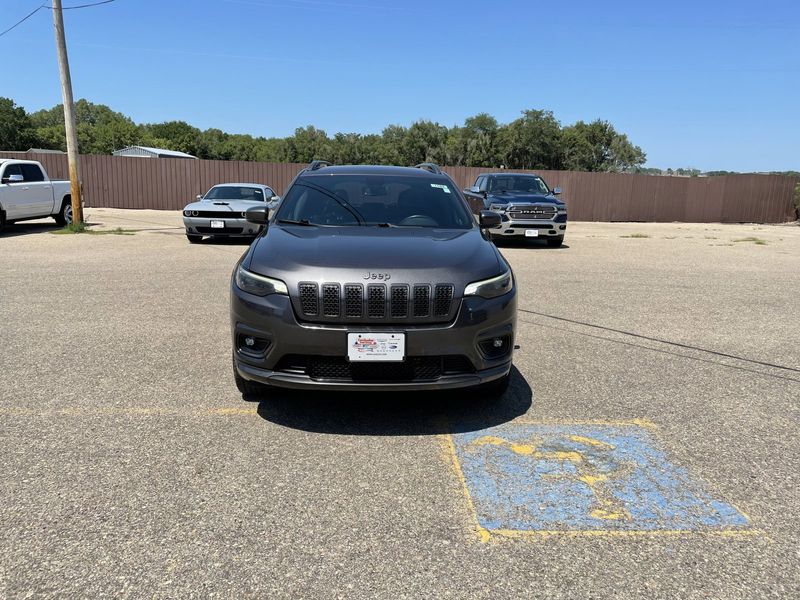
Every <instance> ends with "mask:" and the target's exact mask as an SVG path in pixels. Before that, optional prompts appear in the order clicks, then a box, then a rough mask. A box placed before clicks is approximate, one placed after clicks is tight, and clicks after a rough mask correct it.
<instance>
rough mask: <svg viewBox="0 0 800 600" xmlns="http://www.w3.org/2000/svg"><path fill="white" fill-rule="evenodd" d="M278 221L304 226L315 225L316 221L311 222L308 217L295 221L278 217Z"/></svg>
mask: <svg viewBox="0 0 800 600" xmlns="http://www.w3.org/2000/svg"><path fill="white" fill-rule="evenodd" d="M278 223H282V224H286V225H304V226H306V227H316V226H317V224H316V223H312V222H311V221H309V220H308V219H300V220H299V221H296V220H294V219H278Z"/></svg>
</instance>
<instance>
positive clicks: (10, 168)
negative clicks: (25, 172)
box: [2, 165, 22, 179]
mask: <svg viewBox="0 0 800 600" xmlns="http://www.w3.org/2000/svg"><path fill="white" fill-rule="evenodd" d="M11 175H22V169H20V168H19V165H7V166H6V168H5V171H3V174H2V178H3V179H5V178H6V177H10V176H11Z"/></svg>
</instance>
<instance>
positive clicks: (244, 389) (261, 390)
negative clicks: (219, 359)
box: [231, 356, 269, 400]
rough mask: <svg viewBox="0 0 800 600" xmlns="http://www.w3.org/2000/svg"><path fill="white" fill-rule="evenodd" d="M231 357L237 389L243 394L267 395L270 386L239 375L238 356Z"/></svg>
mask: <svg viewBox="0 0 800 600" xmlns="http://www.w3.org/2000/svg"><path fill="white" fill-rule="evenodd" d="M231 359H232V362H233V380H234V382H236V389H237V390H239V393H240V394H242V396H257V397H263V396H266V395H267V391H268V390H269V386H267V385H264V384H263V383H258V382H256V381H250V380H249V379H245V378H244V377H242V376H241V375H239V371H237V370H236V358H234V357H233V356H231ZM246 399H247V398H245V400H246Z"/></svg>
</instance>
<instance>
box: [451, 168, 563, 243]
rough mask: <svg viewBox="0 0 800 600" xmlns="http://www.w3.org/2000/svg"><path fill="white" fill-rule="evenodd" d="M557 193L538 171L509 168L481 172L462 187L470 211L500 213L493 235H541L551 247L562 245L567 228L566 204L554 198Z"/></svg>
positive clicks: (531, 236)
mask: <svg viewBox="0 0 800 600" xmlns="http://www.w3.org/2000/svg"><path fill="white" fill-rule="evenodd" d="M560 193H561V189H560V188H555V189H553V190H551V189H550V188H549V187H547V184H546V183H545V182H544V179H542V178H541V177H539V176H538V175H529V174H524V173H509V172H505V173H482V174H481V175H478V177H477V179H475V183H474V185H473V186H472V187H470V188H467V189H465V190H464V195H465V197H466V199H467V202H469V205H470V207H471V208H472V212H473V213H475V214H480V211H482V210H491V211H494V212H497V213H500V215H501V218H502V221H501V222H500V227H497V228H495V229H492V230H491V231H490V233H491V235H492V237H493V238H504V237H525V238H534V239H539V238H543V239H545V240H546V241H547V245H548V246H552V247H558V246H561V244H562V243H563V242H564V234H565V233H566V231H567V205H566V204H565V203H564V202H563V201H561V200H560V199H558V198H557V196H558V195H559V194H560Z"/></svg>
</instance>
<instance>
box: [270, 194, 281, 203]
mask: <svg viewBox="0 0 800 600" xmlns="http://www.w3.org/2000/svg"><path fill="white" fill-rule="evenodd" d="M280 199H281V197H280V196H278V195H275V196H273V197H272V198H270V202H277V201H278V200H280Z"/></svg>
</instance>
